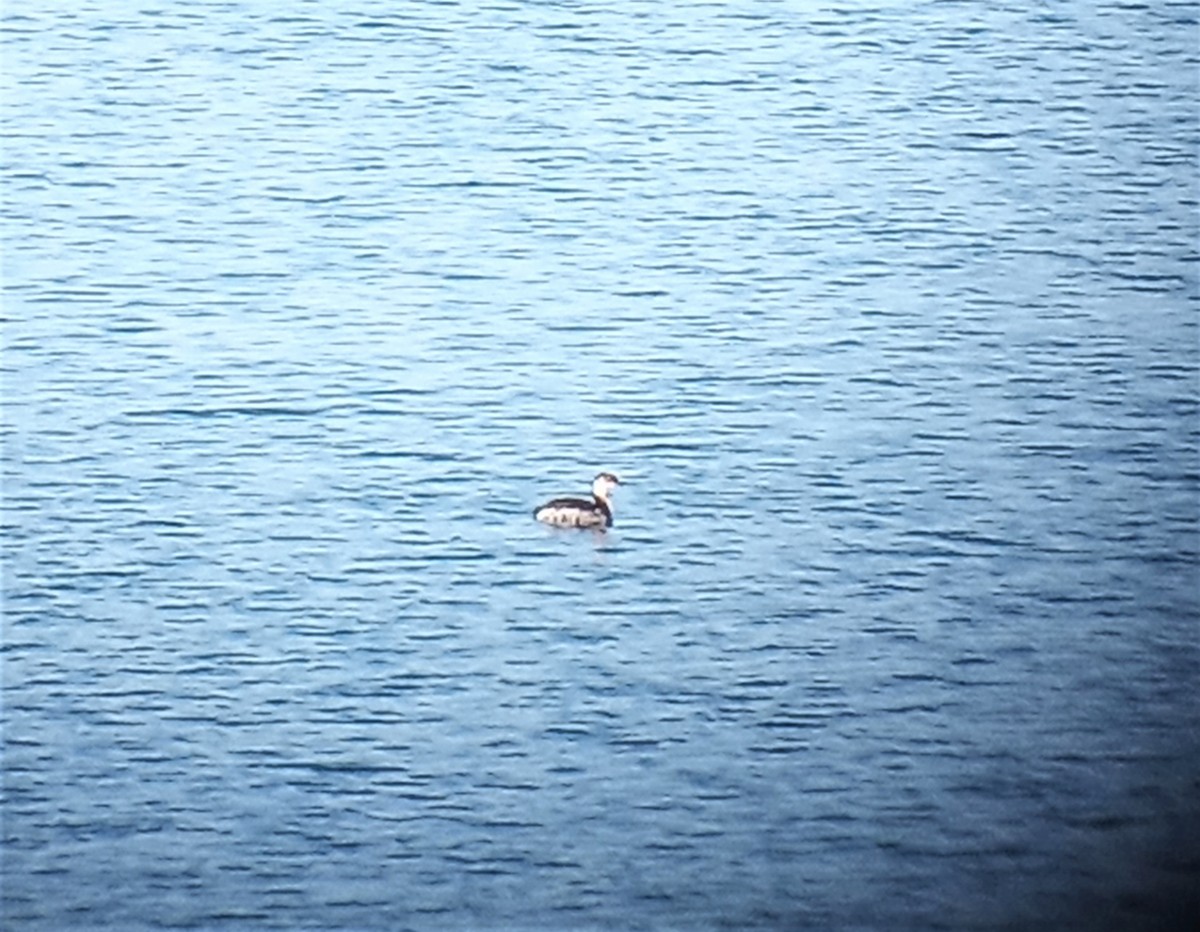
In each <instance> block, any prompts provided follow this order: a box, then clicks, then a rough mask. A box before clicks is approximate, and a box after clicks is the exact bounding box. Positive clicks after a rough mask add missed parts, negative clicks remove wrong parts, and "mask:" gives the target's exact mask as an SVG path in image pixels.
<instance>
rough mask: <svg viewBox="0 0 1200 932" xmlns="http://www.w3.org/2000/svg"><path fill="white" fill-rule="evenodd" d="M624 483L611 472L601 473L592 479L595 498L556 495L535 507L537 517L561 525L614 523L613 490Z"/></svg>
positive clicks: (601, 526) (606, 525)
mask: <svg viewBox="0 0 1200 932" xmlns="http://www.w3.org/2000/svg"><path fill="white" fill-rule="evenodd" d="M620 484H621V480H620V479H618V478H617V477H616V476H615V475H614V474H613V473H611V472H602V473H599V474H598V475H597V476H596V478H595V479H593V480H592V497H591V499H590V500H589V499H586V498H553V499H551V500H550V501H548V502H546V503H545V504H544V505H539V506H538V507H537V508H535V509H534V510H533V516H534V517H535V518H536V519H537V520H539V521H541V522H543V523H544V524H553V525H555V526H557V527H590V528H607V527H612V523H613V505H612V492H613V489H614V488H616V487H617V486H618V485H620Z"/></svg>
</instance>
